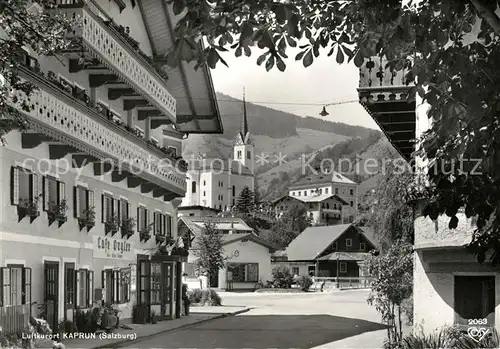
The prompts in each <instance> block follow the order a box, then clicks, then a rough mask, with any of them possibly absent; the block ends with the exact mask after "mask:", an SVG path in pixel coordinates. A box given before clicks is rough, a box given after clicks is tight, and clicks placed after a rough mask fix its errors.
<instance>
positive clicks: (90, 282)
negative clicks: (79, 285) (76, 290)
mask: <svg viewBox="0 0 500 349" xmlns="http://www.w3.org/2000/svg"><path fill="white" fill-rule="evenodd" d="M93 302H94V272H93V271H92V270H88V271H87V304H88V306H89V307H92V305H93Z"/></svg>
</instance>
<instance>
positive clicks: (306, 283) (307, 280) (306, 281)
mask: <svg viewBox="0 0 500 349" xmlns="http://www.w3.org/2000/svg"><path fill="white" fill-rule="evenodd" d="M297 284H298V285H299V286H300V289H301V290H302V291H309V288H310V287H311V286H312V284H313V280H312V278H311V277H310V276H307V275H303V276H301V277H300V278H299V279H298V280H297Z"/></svg>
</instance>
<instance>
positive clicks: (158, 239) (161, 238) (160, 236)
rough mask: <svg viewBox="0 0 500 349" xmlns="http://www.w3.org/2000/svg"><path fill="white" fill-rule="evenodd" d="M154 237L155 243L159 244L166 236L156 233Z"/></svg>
mask: <svg viewBox="0 0 500 349" xmlns="http://www.w3.org/2000/svg"><path fill="white" fill-rule="evenodd" d="M155 238H156V243H157V244H161V243H163V242H165V241H166V240H167V237H166V236H165V235H159V234H156V235H155Z"/></svg>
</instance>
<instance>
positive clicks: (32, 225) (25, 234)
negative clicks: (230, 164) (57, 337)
mask: <svg viewBox="0 0 500 349" xmlns="http://www.w3.org/2000/svg"><path fill="white" fill-rule="evenodd" d="M58 3H59V4H60V7H59V8H58V9H57V11H61V12H62V13H64V14H66V15H68V16H78V17H79V18H81V22H80V23H79V25H78V27H76V28H75V30H74V32H73V34H72V35H73V36H72V42H73V43H72V46H71V48H70V49H69V50H68V51H67V52H61V53H60V54H59V55H58V57H54V56H52V57H47V56H37V55H36V54H35V52H33V51H31V50H30V49H29V48H27V49H26V50H25V51H22V52H19V57H18V59H19V62H20V63H21V64H22V66H21V68H20V69H19V71H18V73H19V75H20V77H21V78H22V79H24V80H27V81H30V82H32V83H34V84H35V85H36V86H37V87H38V90H35V91H34V92H33V95H32V96H31V97H30V100H29V101H27V102H28V104H29V105H30V106H31V107H32V109H31V111H30V112H25V111H22V112H23V113H24V114H25V116H26V118H27V121H28V123H29V130H28V131H27V132H18V131H12V132H10V133H8V134H7V135H6V136H5V140H6V145H5V146H2V147H0V158H1V178H2V179H3V180H2V181H1V185H2V190H1V203H2V207H1V213H0V219H1V221H0V225H1V229H0V231H1V232H0V245H1V248H0V267H1V268H0V324H2V327H3V332H4V334H10V333H15V332H17V331H19V330H21V329H22V327H21V328H17V327H16V326H18V327H19V326H24V325H25V324H26V323H27V319H28V318H29V315H30V314H31V313H32V311H33V312H34V311H35V310H36V309H35V308H32V306H31V304H32V303H33V302H37V303H38V304H39V305H43V307H44V312H45V314H46V315H45V317H46V318H47V321H48V323H49V324H50V326H52V328H56V327H57V325H58V324H59V322H60V321H63V320H64V321H72V320H74V316H75V311H76V310H77V309H83V310H84V309H88V308H90V307H91V306H92V304H93V303H94V302H96V301H103V302H106V303H111V304H113V305H114V306H116V307H117V308H118V309H119V310H120V311H121V315H120V317H121V319H124V320H126V319H130V317H131V314H132V308H133V306H134V304H137V303H145V304H149V305H157V307H158V308H159V309H161V312H160V311H159V312H158V313H159V316H160V319H171V318H173V317H178V316H180V299H181V298H180V297H181V295H180V292H179V290H180V289H181V287H180V279H181V278H180V271H181V268H180V262H179V260H178V259H176V258H174V257H172V258H171V259H170V260H166V261H151V257H150V256H149V255H150V254H151V251H152V250H155V249H156V248H157V247H158V246H159V245H161V244H172V243H173V242H174V241H176V238H177V219H176V216H177V207H178V205H179V204H180V201H181V198H182V197H184V195H185V192H186V170H187V166H186V164H185V162H183V160H182V158H181V157H180V156H179V152H180V149H181V142H182V139H185V138H186V136H187V135H188V134H195V133H221V132H222V125H221V120H220V115H219V111H218V106H217V102H216V97H215V91H214V88H213V85H212V80H211V76H210V72H209V70H208V68H207V67H202V68H200V69H198V70H196V71H195V70H194V68H193V65H191V64H187V63H183V64H181V65H180V66H179V67H178V68H176V69H170V68H166V69H162V68H160V66H163V65H164V63H165V59H164V54H165V53H166V51H167V49H168V48H169V47H171V45H172V42H173V31H172V30H173V29H172V28H173V27H174V26H175V23H176V18H175V16H174V15H173V12H172V8H171V6H170V5H167V4H165V3H164V2H161V1H147V2H144V1H129V0H124V1H108V0H88V1H58ZM33 6H34V7H33V8H32V10H37V9H39V10H42V9H41V8H38V7H36V5H33ZM153 58H154V59H153ZM156 63H158V65H157V64H156ZM18 97H19V98H20V100H25V97H24V96H22V95H19V96H18ZM14 106H18V105H14ZM164 132H166V134H167V137H164V136H165V133H164ZM149 271H150V272H149ZM141 279H143V280H142V281H141ZM159 282H163V284H164V285H167V286H166V287H170V288H171V289H172V293H169V292H165V293H164V294H172V295H173V296H172V297H170V296H169V297H168V298H165V297H164V295H163V294H160V292H159V291H157V287H156V286H157V285H156V283H159ZM174 289H176V290H177V292H175V293H174V291H173V290H174ZM33 315H36V316H37V315H38V314H36V313H33Z"/></svg>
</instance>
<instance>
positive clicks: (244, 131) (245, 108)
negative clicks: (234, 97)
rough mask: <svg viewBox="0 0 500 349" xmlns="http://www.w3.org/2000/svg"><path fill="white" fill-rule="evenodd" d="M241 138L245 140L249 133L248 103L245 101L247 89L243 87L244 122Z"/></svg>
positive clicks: (242, 123)
mask: <svg viewBox="0 0 500 349" xmlns="http://www.w3.org/2000/svg"><path fill="white" fill-rule="evenodd" d="M240 133H241V138H242V139H245V137H246V135H247V133H248V121H247V102H246V99H245V88H244V87H243V120H242V122H241V130H240Z"/></svg>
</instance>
